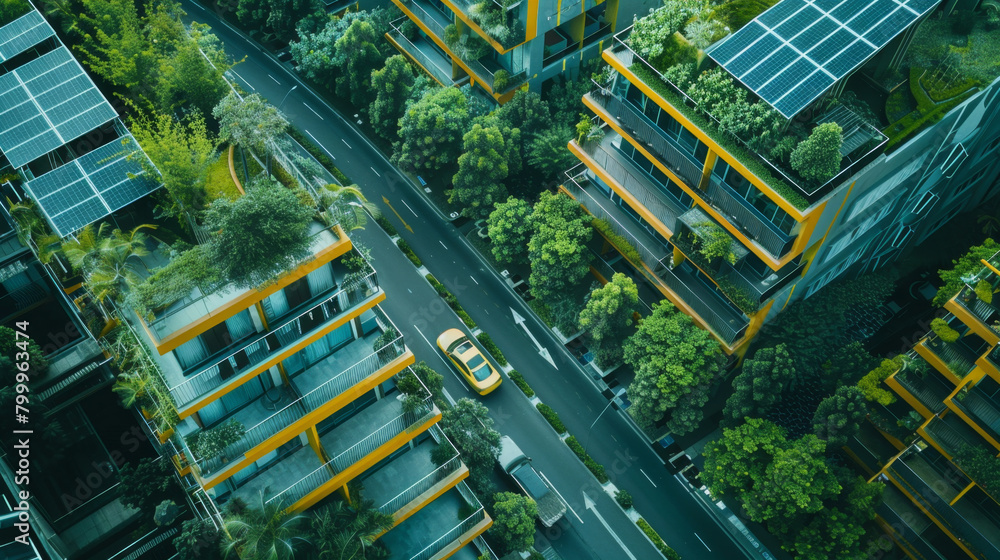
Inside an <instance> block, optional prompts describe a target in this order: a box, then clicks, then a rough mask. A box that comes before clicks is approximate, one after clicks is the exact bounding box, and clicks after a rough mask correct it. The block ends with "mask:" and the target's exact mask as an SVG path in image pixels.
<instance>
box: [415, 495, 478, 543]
mask: <svg viewBox="0 0 1000 560" xmlns="http://www.w3.org/2000/svg"><path fill="white" fill-rule="evenodd" d="M457 488H458V491H459V493H460V494H461V495H462V497H463V498H464V499H465V500H466V502H467V503H468V504H469V505H471V506H474V507H475V506H479V509H477V510H476V511H474V512H472V514H471V515H469V516H468V517H466V518H465V519H463V520H462V522H461V523H459V524H458V525H456V526H455V527H453V528H452V529H451V530H450V531H448V532H447V533H445V534H444V535H441V536H440V537H438V538H437V539H436V540H435V541H434V542H432V543H431V544H429V545H427V546H425V547H424V549H423V550H421V551H420V552H418V553H416V554H414V555H413V556H411V557H410V560H428V559H429V558H432V557H434V556H435V555H437V554H438V553H439V552H441V550H442V549H443V548H444V547H445V546H446V545H447V544H448V543H451V542H452V541H456V540H458V538H459V537H461V536H462V535H464V534H465V533H466V532H468V531H471V530H472V529H473V528H474V527H475V526H476V525H478V524H480V523H482V522H483V520H484V519H486V510H485V509H484V508H483V506H482V504H480V503H479V500H478V499H476V496H475V495H474V494H473V493H472V492H471V491H470V490H469V489H468V488H467V487H466V486H465V484H459V485H458V487H457Z"/></svg>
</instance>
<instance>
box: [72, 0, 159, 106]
mask: <svg viewBox="0 0 1000 560" xmlns="http://www.w3.org/2000/svg"><path fill="white" fill-rule="evenodd" d="M80 4H81V5H80V11H79V16H78V18H77V19H76V21H75V22H74V23H73V30H74V31H75V32H76V33H78V34H79V35H80V36H81V37H82V41H81V42H80V44H79V45H76V46H74V51H76V53H77V56H79V57H80V60H81V61H83V62H84V63H85V64H86V65H87V66H89V67H90V70H91V71H93V72H94V73H95V74H97V75H99V76H101V77H102V78H104V79H105V80H107V81H108V82H111V84H113V85H115V86H117V87H121V88H125V89H126V90H128V91H129V95H130V96H131V97H132V98H133V99H134V100H135V99H137V98H139V97H146V98H147V99H148V98H149V97H151V96H150V92H151V87H150V86H151V85H152V84H154V83H156V82H155V81H152V80H150V77H154V76H156V72H157V66H158V64H157V55H156V53H155V52H154V51H153V49H152V45H151V44H150V42H149V41H147V40H146V37H145V36H144V30H143V27H144V22H143V20H142V18H140V17H139V12H138V8H137V5H136V3H135V2H132V1H131V0H82V1H81V3H80Z"/></svg>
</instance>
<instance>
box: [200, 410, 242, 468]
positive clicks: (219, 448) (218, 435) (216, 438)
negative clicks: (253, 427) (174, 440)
mask: <svg viewBox="0 0 1000 560" xmlns="http://www.w3.org/2000/svg"><path fill="white" fill-rule="evenodd" d="M244 434H246V428H245V427H244V426H243V423H242V422H240V421H239V420H237V419H235V418H233V419H231V420H230V421H229V422H226V423H225V424H222V425H221V426H216V427H215V428H212V429H210V430H205V431H203V432H198V433H195V434H192V435H191V436H188V446H190V447H191V448H192V449H193V450H195V452H196V453H197V454H198V457H199V458H201V459H211V458H213V457H216V456H218V455H220V454H221V453H222V452H223V451H225V450H226V448H227V447H229V446H230V445H232V444H234V443H236V442H237V441H239V440H240V438H242V437H243V435H244Z"/></svg>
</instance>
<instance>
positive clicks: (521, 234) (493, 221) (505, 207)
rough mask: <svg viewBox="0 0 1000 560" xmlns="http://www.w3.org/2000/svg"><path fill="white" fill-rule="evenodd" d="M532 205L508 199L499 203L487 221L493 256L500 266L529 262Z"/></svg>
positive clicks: (519, 200) (517, 199)
mask: <svg viewBox="0 0 1000 560" xmlns="http://www.w3.org/2000/svg"><path fill="white" fill-rule="evenodd" d="M531 213H532V208H531V205H530V204H528V202H527V201H525V200H522V199H520V198H514V197H513V196H511V197H508V198H507V200H506V201H504V202H498V203H496V205H495V208H494V210H493V211H492V212H490V217H489V218H487V220H486V225H487V231H488V232H489V236H490V243H491V246H492V247H491V250H492V251H493V256H494V257H495V258H496V260H497V262H499V263H500V264H505V265H506V264H525V263H527V262H528V240H529V239H530V238H531V232H532V229H531V221H530V218H531Z"/></svg>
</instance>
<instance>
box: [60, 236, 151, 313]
mask: <svg viewBox="0 0 1000 560" xmlns="http://www.w3.org/2000/svg"><path fill="white" fill-rule="evenodd" d="M108 229H110V225H109V224H108V223H107V222H104V223H102V224H101V225H100V226H99V227H98V228H97V231H96V232H95V231H94V226H93V225H92V224H87V226H86V227H84V228H83V229H82V230H80V233H79V234H78V235H77V237H76V239H73V240H72V241H67V242H66V243H63V247H62V250H63V254H64V255H66V258H67V259H69V262H70V265H71V266H72V267H73V270H76V271H78V272H80V273H81V275H82V276H83V282H84V284H86V285H87V288H89V289H90V291H91V293H92V294H93V296H94V297H95V298H96V299H97V301H99V302H104V300H105V299H106V298H108V297H111V299H113V300H118V299H119V298H120V296H121V294H122V290H123V288H131V287H133V286H135V285H137V284H138V283H139V282H141V281H142V278H141V277H140V276H139V273H138V271H137V270H136V268H135V264H134V262H133V260H132V257H144V256H146V255H148V254H149V250H148V249H147V248H146V241H147V236H146V234H145V233H143V232H142V231H141V230H143V229H156V226H154V225H149V224H144V225H141V226H138V227H136V228H134V229H132V230H131V231H129V232H128V233H122V231H121V230H118V229H115V230H113V231H111V232H110V233H109V232H108V231H107V230H108Z"/></svg>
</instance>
